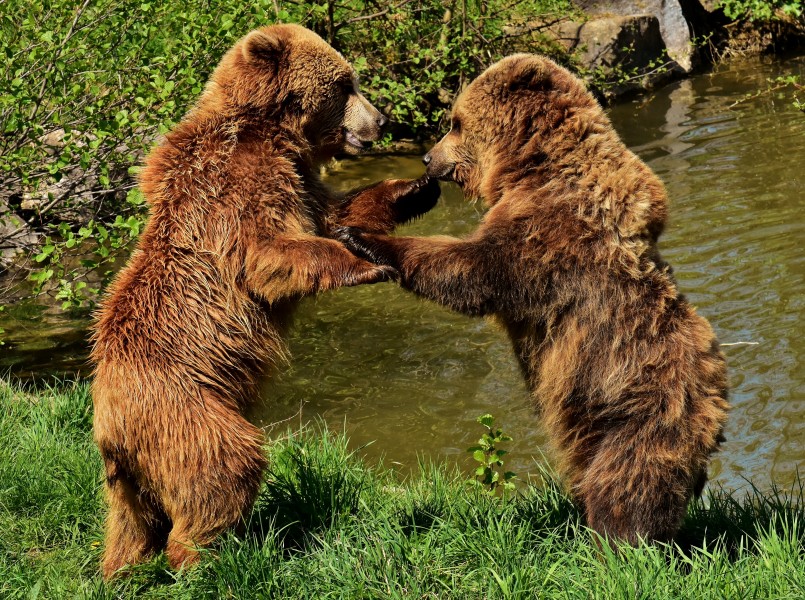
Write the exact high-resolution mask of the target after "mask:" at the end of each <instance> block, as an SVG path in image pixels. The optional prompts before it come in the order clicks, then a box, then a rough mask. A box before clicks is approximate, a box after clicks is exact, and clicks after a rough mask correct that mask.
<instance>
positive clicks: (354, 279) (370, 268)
mask: <svg viewBox="0 0 805 600" xmlns="http://www.w3.org/2000/svg"><path fill="white" fill-rule="evenodd" d="M399 280H400V273H399V272H398V271H397V269H395V268H394V267H390V266H388V265H373V264H371V263H366V269H365V270H362V271H358V272H357V273H353V274H351V275H349V276H348V277H347V278H346V281H344V285H345V286H353V285H362V284H364V283H383V282H384V281H399Z"/></svg>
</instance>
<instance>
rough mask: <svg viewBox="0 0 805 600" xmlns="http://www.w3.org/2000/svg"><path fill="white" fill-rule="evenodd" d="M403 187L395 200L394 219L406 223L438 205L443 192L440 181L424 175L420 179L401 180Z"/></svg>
mask: <svg viewBox="0 0 805 600" xmlns="http://www.w3.org/2000/svg"><path fill="white" fill-rule="evenodd" d="M399 184H401V185H402V186H403V187H402V189H401V190H400V195H399V196H398V197H397V199H396V200H395V201H394V221H395V222H397V223H405V222H406V221H410V220H411V219H415V218H416V217H419V216H421V215H424V214H425V213H426V212H428V211H429V210H430V209H431V208H433V207H434V206H436V201H437V200H439V196H441V194H442V189H441V188H440V187H439V182H438V181H437V180H436V179H431V178H430V177H428V176H427V175H423V176H422V177H420V178H419V179H409V180H400V181H399Z"/></svg>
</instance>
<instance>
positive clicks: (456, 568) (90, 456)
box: [0, 383, 805, 599]
mask: <svg viewBox="0 0 805 600" xmlns="http://www.w3.org/2000/svg"><path fill="white" fill-rule="evenodd" d="M90 406H91V402H90V398H89V394H88V390H87V387H86V386H84V385H75V386H72V385H71V386H66V387H62V388H60V389H52V390H47V391H44V392H41V393H37V394H36V395H32V394H29V393H24V392H22V391H20V390H18V389H16V388H14V387H12V386H10V385H8V384H7V383H0V414H2V420H1V421H0V530H2V531H3V534H2V535H1V536H0V597H2V598H72V597H80V598H83V597H89V598H96V597H97V598H107V597H109V598H113V597H114V598H121V597H122V598H134V597H137V598H141V597H144V598H193V599H196V598H225V597H233V598H531V597H545V598H731V599H732V598H764V599H768V598H792V599H793V598H802V597H805V548H804V546H805V504H803V497H802V489H801V486H800V487H798V488H797V489H796V490H795V491H794V493H792V494H783V493H779V492H774V491H772V492H769V493H761V492H759V491H757V490H752V491H750V492H749V493H747V494H739V495H735V496H730V495H728V494H726V493H724V492H719V491H716V492H714V493H712V494H711V495H710V497H709V499H708V501H707V503H706V504H705V503H699V504H696V505H695V506H693V507H691V509H690V513H689V516H688V519H687V521H686V523H685V526H684V528H683V531H682V534H681V536H680V545H681V547H674V548H670V547H640V548H636V549H633V548H622V549H621V550H620V552H618V553H612V552H609V551H605V552H599V551H597V550H596V546H595V545H594V543H593V540H592V535H591V533H590V532H588V531H587V530H586V529H585V528H584V527H583V526H581V525H580V523H579V519H578V515H577V513H576V512H575V511H574V509H573V507H572V505H571V504H570V503H569V501H568V499H567V497H566V496H565V495H564V494H563V493H562V492H561V490H560V488H559V487H558V486H557V485H556V484H555V483H554V482H552V481H550V480H548V481H546V483H545V485H544V486H542V487H535V486H530V487H528V488H527V489H521V490H520V492H519V493H518V494H517V495H516V496H514V497H512V498H510V499H508V500H505V501H504V500H502V499H501V498H499V497H490V496H488V495H485V494H483V493H481V492H479V491H478V490H474V489H471V488H469V487H468V486H467V485H466V483H465V481H464V480H465V479H466V476H465V475H462V474H460V473H457V472H455V471H452V470H450V469H449V468H448V467H445V466H432V465H428V466H422V468H421V472H420V473H419V474H418V475H416V476H414V477H412V478H410V479H407V480H405V481H401V480H400V479H398V478H397V477H396V476H395V474H394V473H393V472H391V471H389V470H387V469H385V468H383V467H382V466H380V467H370V466H367V465H365V464H363V463H362V462H361V460H360V459H359V457H358V456H357V455H356V454H354V453H350V451H348V449H347V443H346V440H345V439H344V438H343V436H339V435H333V434H328V433H326V432H307V433H302V434H294V435H288V436H286V437H285V438H283V439H281V440H278V441H275V442H273V443H272V444H270V445H269V447H268V448H267V451H268V453H269V455H270V457H271V464H272V467H271V471H270V473H268V475H267V477H266V484H265V487H264V489H263V491H262V493H261V495H260V499H259V501H258V503H257V506H256V508H255V510H254V512H253V514H252V515H251V516H250V518H249V525H248V527H247V529H246V532H245V533H244V534H243V535H242V536H241V537H236V536H234V535H231V534H230V535H228V536H226V537H225V539H224V540H222V542H221V543H220V544H219V545H218V546H217V547H216V548H215V549H213V550H212V551H210V552H209V555H208V556H206V557H205V559H204V560H203V562H202V564H201V565H200V566H199V567H198V568H195V569H193V570H191V571H189V572H185V573H179V574H176V573H172V572H170V571H168V570H167V569H166V562H165V560H164V558H163V557H158V558H156V559H155V560H153V561H151V562H150V563H148V564H145V565H142V566H140V567H138V568H136V569H134V571H133V573H132V576H131V577H130V578H128V579H124V580H121V581H117V582H115V583H113V584H110V585H106V584H104V583H103V582H102V581H101V579H100V576H99V574H98V561H99V556H100V552H101V545H102V534H103V532H102V521H103V514H104V504H103V500H102V496H101V492H100V490H101V477H100V473H101V465H100V459H99V457H98V454H97V452H96V451H95V447H94V445H93V443H92V439H91V411H90ZM468 426H472V425H471V424H470V425H468Z"/></svg>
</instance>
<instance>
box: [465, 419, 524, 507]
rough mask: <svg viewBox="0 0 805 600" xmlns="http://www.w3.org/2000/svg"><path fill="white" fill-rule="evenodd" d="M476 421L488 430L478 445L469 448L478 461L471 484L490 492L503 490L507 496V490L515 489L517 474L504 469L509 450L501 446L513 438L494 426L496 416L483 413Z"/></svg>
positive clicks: (468, 450)
mask: <svg viewBox="0 0 805 600" xmlns="http://www.w3.org/2000/svg"><path fill="white" fill-rule="evenodd" d="M476 421H477V422H478V423H479V424H481V425H482V426H483V427H484V428H485V429H486V431H485V432H484V434H483V435H482V436H481V438H480V439H479V440H478V444H477V445H475V446H471V447H470V448H468V449H467V452H470V453H472V458H473V459H475V461H476V462H478V467H477V468H476V469H475V478H474V479H472V480H470V484H471V485H474V486H477V487H480V488H483V489H484V490H485V491H486V492H487V493H489V494H495V493H496V492H497V491H498V490H502V491H503V494H504V496H505V494H506V493H507V492H511V491H514V480H515V479H517V474H516V473H513V472H512V471H505V470H504V469H503V464H504V463H503V457H504V456H505V455H506V454H508V452H507V451H506V450H503V449H502V448H500V444H502V443H503V442H510V441H511V440H512V438H511V437H510V436H508V435H506V434H505V433H504V432H503V430H502V429H498V428H497V427H495V426H494V423H495V418H494V417H493V416H492V415H490V414H486V415H481V416H480V417H478V418H477V419H476Z"/></svg>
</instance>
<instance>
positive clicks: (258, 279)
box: [92, 25, 439, 577]
mask: <svg viewBox="0 0 805 600" xmlns="http://www.w3.org/2000/svg"><path fill="white" fill-rule="evenodd" d="M385 121H386V119H385V117H383V116H382V115H381V114H380V113H379V112H378V111H377V110H376V109H375V108H374V107H373V106H372V105H371V104H369V102H368V101H367V100H366V99H365V98H364V97H363V96H362V95H361V94H360V93H359V92H358V86H357V80H356V76H355V72H354V70H353V69H352V67H351V66H350V65H349V63H347V62H346V61H345V60H344V59H343V58H342V57H341V55H340V54H338V53H337V52H336V51H335V50H333V49H332V48H331V47H330V46H328V45H327V44H326V43H325V42H324V41H323V40H322V39H321V38H319V37H318V36H316V35H315V34H313V33H312V32H310V31H308V30H306V29H304V28H302V27H299V26H292V25H281V26H279V25H278V26H273V27H267V28H264V29H260V30H257V31H253V32H252V33H250V34H249V35H247V36H246V37H245V38H243V39H242V40H241V41H240V42H238V43H237V44H236V45H235V46H234V48H232V49H231V50H230V51H229V52H228V53H227V54H226V55H225V56H224V58H223V59H222V60H221V63H220V64H219V65H218V67H217V68H216V69H215V72H214V73H213V74H212V77H211V80H210V82H209V84H208V85H207V88H206V90H205V92H204V94H203V95H202V97H201V98H200V100H199V102H198V104H197V106H196V107H195V108H194V109H193V110H192V111H191V112H190V113H189V114H188V115H187V116H186V117H185V118H184V119H183V120H182V122H181V123H179V124H178V125H177V126H176V128H175V129H174V130H173V131H172V132H171V133H169V134H168V135H167V137H166V139H165V140H164V142H162V143H161V144H160V145H159V146H158V147H157V148H156V149H155V150H154V151H153V152H152V153H151V155H150V157H149V158H148V161H147V165H146V167H145V169H144V171H143V174H142V180H141V187H142V190H143V192H144V194H145V196H146V198H147V200H148V202H149V203H150V208H151V215H150V219H149V222H148V226H147V228H146V229H145V231H144V232H143V234H142V236H141V237H140V240H139V244H138V247H137V250H136V251H135V253H134V255H133V256H132V257H131V260H130V261H129V263H128V265H127V266H126V267H125V269H123V271H122V272H121V273H120V274H119V276H118V277H117V279H116V281H115V282H114V284H113V285H112V288H111V290H110V293H109V296H108V298H107V299H106V301H105V302H104V304H103V308H102V309H101V311H100V314H99V318H98V322H97V326H96V329H95V334H94V342H95V344H94V350H93V354H92V357H93V359H94V361H95V363H96V369H95V379H94V383H93V386H92V394H93V401H94V411H95V416H94V429H95V439H96V441H97V444H98V447H99V448H100V452H101V455H102V457H103V461H104V465H105V471H106V491H107V496H108V501H109V505H110V512H109V518H108V523H107V534H106V551H105V556H104V561H103V574H104V576H106V577H109V576H111V575H112V574H113V573H114V572H115V571H116V570H118V569H119V568H120V567H122V566H124V565H127V564H134V563H137V562H139V561H142V560H143V559H144V558H146V557H148V556H149V555H151V554H153V553H154V552H156V551H158V550H160V549H162V548H166V553H167V557H168V561H169V562H170V564H171V566H172V567H179V566H180V565H182V564H187V563H191V562H194V561H195V560H197V552H196V550H195V549H194V546H196V545H204V544H208V543H209V542H210V541H211V540H212V539H213V538H214V537H215V536H216V535H217V534H218V533H219V532H221V531H222V530H223V529H225V528H227V527H229V526H231V525H233V524H234V523H236V522H237V521H238V520H239V519H240V517H241V516H242V515H243V514H244V513H245V512H246V511H248V509H249V508H250V506H251V505H252V503H253V500H254V498H255V495H256V493H257V489H258V486H259V484H260V479H261V473H262V471H263V467H264V465H265V459H264V456H263V453H262V451H261V441H262V436H261V432H260V430H259V429H258V428H256V427H254V426H253V425H251V424H250V423H249V422H248V421H246V420H245V419H244V418H243V416H242V413H243V411H244V409H245V408H246V407H247V406H248V405H249V404H250V403H251V402H252V401H254V400H255V398H256V396H257V392H258V382H259V380H260V378H261V376H262V375H263V374H264V372H265V371H266V370H267V368H268V367H270V366H272V365H274V364H276V363H277V362H280V361H282V360H283V358H284V356H285V354H286V351H285V346H284V344H283V336H284V333H285V330H286V328H287V326H288V321H289V317H290V313H291V311H292V309H293V307H294V305H295V304H296V302H297V301H298V300H299V299H300V298H301V297H302V296H305V295H307V294H311V293H315V292H317V291H321V290H327V289H332V288H337V287H340V286H349V285H357V284H360V283H373V282H377V281H384V280H386V279H388V278H389V277H390V276H393V275H394V271H393V269H391V268H389V267H378V266H376V265H374V264H372V263H370V262H367V261H366V260H363V259H360V258H357V257H355V256H354V255H353V254H352V253H350V252H349V251H348V250H347V249H346V248H344V246H342V245H341V244H340V243H339V242H337V241H335V240H333V239H329V238H328V237H327V235H328V234H329V232H330V230H331V229H332V228H333V227H335V226H336V225H342V226H343V225H351V226H359V227H361V228H364V227H368V228H369V229H370V230H373V231H377V232H387V231H390V230H391V229H392V228H393V226H394V224H395V223H399V222H402V221H404V220H407V219H409V218H411V217H413V216H416V215H417V214H420V213H422V212H424V211H426V210H428V209H429V208H431V207H432V206H433V204H434V203H435V202H436V199H437V198H438V195H439V188H438V183H436V182H435V181H434V182H433V183H430V182H428V180H427V179H426V178H425V179H421V180H416V181H410V180H404V181H403V180H396V181H394V180H389V181H385V182H381V183H379V184H377V185H376V186H374V187H371V188H368V189H366V190H363V191H360V192H357V193H354V194H351V195H348V196H347V197H346V198H338V197H336V195H334V194H333V193H332V192H330V191H328V190H327V189H326V188H325V187H324V186H323V185H322V183H321V182H320V180H319V177H318V173H319V166H320V164H321V163H322V161H324V160H327V159H329V158H331V157H332V156H333V155H334V154H335V153H336V152H339V151H342V150H346V151H348V152H353V153H354V152H357V151H358V150H359V149H360V148H361V147H362V146H363V145H364V142H366V141H370V140H376V139H378V137H379V135H380V131H381V127H382V126H383V125H384V123H385Z"/></svg>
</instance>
